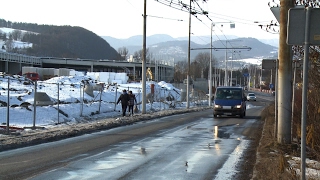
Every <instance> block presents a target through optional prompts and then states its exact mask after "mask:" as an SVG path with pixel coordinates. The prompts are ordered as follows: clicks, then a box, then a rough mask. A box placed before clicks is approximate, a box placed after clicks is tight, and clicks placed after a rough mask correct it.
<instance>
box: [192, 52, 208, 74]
mask: <svg viewBox="0 0 320 180" xmlns="http://www.w3.org/2000/svg"><path fill="white" fill-rule="evenodd" d="M209 65H210V53H207V52H200V53H198V54H197V56H196V57H195V59H194V61H193V62H192V63H191V68H190V71H191V72H190V73H191V75H192V76H193V77H194V78H205V77H208V75H209Z"/></svg>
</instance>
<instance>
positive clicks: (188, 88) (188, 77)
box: [186, 0, 192, 109]
mask: <svg viewBox="0 0 320 180" xmlns="http://www.w3.org/2000/svg"><path fill="white" fill-rule="evenodd" d="M191 1H192V0H190V6H189V8H190V9H189V41H188V72H187V98H186V99H187V106H186V108H187V109H189V107H190V102H189V93H190V80H191V79H190V46H191V44H190V41H191Z"/></svg>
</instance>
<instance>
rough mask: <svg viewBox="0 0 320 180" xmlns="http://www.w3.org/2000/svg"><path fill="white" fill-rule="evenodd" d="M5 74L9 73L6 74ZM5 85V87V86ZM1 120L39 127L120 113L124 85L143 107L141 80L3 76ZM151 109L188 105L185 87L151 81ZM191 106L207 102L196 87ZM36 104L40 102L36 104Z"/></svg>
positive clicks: (192, 93) (14, 124)
mask: <svg viewBox="0 0 320 180" xmlns="http://www.w3.org/2000/svg"><path fill="white" fill-rule="evenodd" d="M3 77H5V76H3ZM1 87H2V88H1ZM0 88H1V90H0V123H1V124H2V127H3V126H18V127H33V128H35V127H38V126H48V125H54V124H60V123H73V122H79V121H83V120H90V119H91V117H93V115H99V116H98V117H99V118H104V117H116V116H119V115H120V110H121V106H120V105H117V104H116V102H117V100H118V98H119V96H120V95H121V92H122V89H126V90H128V91H129V90H131V91H133V94H135V95H136V99H137V101H138V103H137V106H138V109H139V110H141V101H142V97H141V95H142V89H141V85H140V84H122V85H117V84H114V85H110V84H108V85H107V84H92V83H90V82H86V81H80V82H77V83H74V82H72V81H71V80H70V81H69V80H68V78H66V79H63V80H62V79H60V81H56V82H54V81H50V80H49V81H43V82H42V81H38V82H32V81H26V80H25V79H22V78H21V77H19V76H16V77H14V76H7V77H5V78H2V79H1V77H0ZM146 95H147V96H146V98H147V104H146V105H147V111H162V110H166V109H173V108H185V104H186V102H184V99H185V98H184V97H182V96H185V95H186V94H184V92H183V91H179V90H177V89H175V88H172V89H167V88H163V87H160V86H155V87H154V89H153V88H152V87H151V86H150V85H147V88H146ZM189 97H190V98H189V100H190V105H191V106H205V105H207V104H208V103H207V99H208V98H207V96H206V94H204V93H201V92H197V91H193V92H191V94H190V96H189ZM34 105H36V106H34Z"/></svg>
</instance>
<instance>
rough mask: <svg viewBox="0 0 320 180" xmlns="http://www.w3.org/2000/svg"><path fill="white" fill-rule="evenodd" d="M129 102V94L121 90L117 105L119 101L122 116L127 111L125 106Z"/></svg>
mask: <svg viewBox="0 0 320 180" xmlns="http://www.w3.org/2000/svg"><path fill="white" fill-rule="evenodd" d="M129 100H130V97H129V94H127V90H125V89H124V90H123V91H122V94H121V95H120V97H119V99H118V101H117V104H119V102H120V101H121V106H122V116H126V111H127V106H128V102H129Z"/></svg>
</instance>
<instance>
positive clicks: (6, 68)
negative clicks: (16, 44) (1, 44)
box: [4, 61, 9, 74]
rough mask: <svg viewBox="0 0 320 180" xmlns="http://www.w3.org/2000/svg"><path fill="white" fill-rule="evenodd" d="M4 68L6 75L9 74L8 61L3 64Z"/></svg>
mask: <svg viewBox="0 0 320 180" xmlns="http://www.w3.org/2000/svg"><path fill="white" fill-rule="evenodd" d="M4 68H5V72H6V73H7V74H8V73H9V61H6V62H5V66H4Z"/></svg>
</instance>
